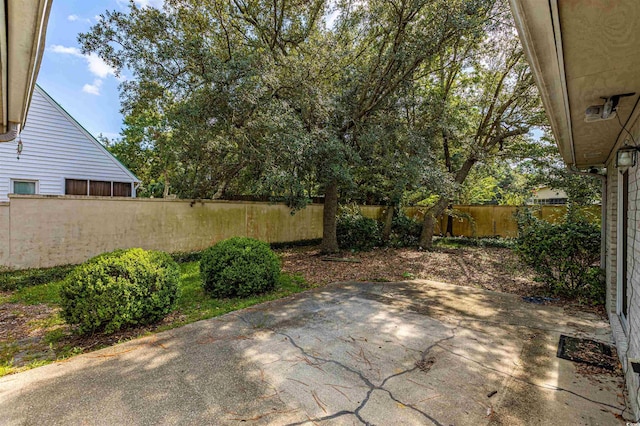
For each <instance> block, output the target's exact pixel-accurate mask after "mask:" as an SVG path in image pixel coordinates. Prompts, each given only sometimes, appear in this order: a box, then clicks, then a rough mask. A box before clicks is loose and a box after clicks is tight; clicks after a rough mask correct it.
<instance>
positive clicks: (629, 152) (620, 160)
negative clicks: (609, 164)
mask: <svg viewBox="0 0 640 426" xmlns="http://www.w3.org/2000/svg"><path fill="white" fill-rule="evenodd" d="M637 156H638V148H637V147H635V146H630V145H625V146H623V147H622V148H620V149H619V150H618V152H616V168H618V169H628V168H629V167H633V166H635V165H636V158H637Z"/></svg>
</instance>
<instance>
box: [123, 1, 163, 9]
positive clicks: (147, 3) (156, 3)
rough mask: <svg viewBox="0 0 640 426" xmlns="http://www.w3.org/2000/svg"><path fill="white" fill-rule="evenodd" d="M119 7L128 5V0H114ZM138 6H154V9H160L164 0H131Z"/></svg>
mask: <svg viewBox="0 0 640 426" xmlns="http://www.w3.org/2000/svg"><path fill="white" fill-rule="evenodd" d="M116 2H117V3H118V4H119V5H120V7H121V8H126V7H128V6H129V0H116ZM133 2H134V3H135V4H136V6H138V7H155V8H156V9H162V5H163V4H164V0H133Z"/></svg>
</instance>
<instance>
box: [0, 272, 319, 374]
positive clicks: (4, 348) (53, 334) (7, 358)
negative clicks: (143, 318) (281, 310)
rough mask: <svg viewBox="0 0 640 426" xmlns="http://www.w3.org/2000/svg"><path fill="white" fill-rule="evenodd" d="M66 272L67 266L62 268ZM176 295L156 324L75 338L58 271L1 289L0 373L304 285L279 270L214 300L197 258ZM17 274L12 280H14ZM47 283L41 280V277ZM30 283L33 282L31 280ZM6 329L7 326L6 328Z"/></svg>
mask: <svg viewBox="0 0 640 426" xmlns="http://www.w3.org/2000/svg"><path fill="white" fill-rule="evenodd" d="M64 268H65V269H64V271H65V272H68V271H69V270H70V268H69V267H64ZM180 268H181V279H180V296H179V298H178V301H177V305H176V308H175V310H174V311H173V312H172V313H171V314H170V315H169V316H168V317H167V318H165V319H164V320H163V321H161V322H160V323H159V324H155V325H151V326H144V327H137V328H133V329H127V330H123V331H121V332H116V333H114V334H112V335H107V336H105V335H102V334H98V333H96V334H94V335H90V336H80V335H78V334H76V333H74V332H73V329H72V328H71V327H69V326H68V325H66V324H65V322H64V320H63V319H62V318H61V316H60V313H59V311H60V309H59V303H60V296H59V289H60V286H61V285H62V280H61V279H60V275H62V276H64V274H61V273H56V272H50V273H48V276H50V277H52V278H53V280H51V281H49V282H44V283H41V284H37V285H33V286H25V287H21V288H18V289H17V290H14V291H8V292H0V325H2V329H0V376H3V375H6V374H10V373H14V372H18V371H22V370H25V369H28V368H33V367H37V366H40V365H44V364H47V363H50V362H53V361H56V360H61V359H65V358H68V357H70V356H73V355H77V354H79V353H83V352H86V351H89V350H96V349H99V348H101V347H105V346H109V345H112V344H114V343H118V342H121V341H126V340H130V339H132V338H136V337H139V336H141V335H145V334H149V333H153V332H157V331H163V330H168V329H171V328H175V327H179V326H181V325H184V324H188V323H191V322H194V321H198V320H201V319H206V318H212V317H215V316H218V315H222V314H225V313H228V312H231V311H236V310H238V309H242V308H246V307H248V306H252V305H255V304H257V303H261V302H265V301H269V300H274V299H280V298H282V297H285V296H288V295H291V294H294V293H298V292H301V291H303V290H306V289H308V288H309V286H308V285H307V283H306V281H305V280H304V278H302V277H301V276H300V275H294V274H288V273H285V272H283V273H282V275H281V278H280V281H279V283H278V286H277V288H276V289H275V290H274V291H272V292H270V293H267V294H263V295H260V296H253V297H247V298H234V299H215V298H212V297H210V296H208V295H207V294H206V293H205V292H204V291H203V289H202V287H201V281H200V272H199V262H187V263H182V264H181V265H180ZM34 274H37V272H34V271H29V272H17V273H5V274H4V276H3V278H2V279H3V280H4V281H5V282H12V283H15V282H20V281H21V280H23V281H24V277H25V276H26V277H32V276H33V275H34ZM16 277H17V278H16ZM42 281H46V278H44V279H42ZM32 282H33V281H32ZM5 328H6V329H5Z"/></svg>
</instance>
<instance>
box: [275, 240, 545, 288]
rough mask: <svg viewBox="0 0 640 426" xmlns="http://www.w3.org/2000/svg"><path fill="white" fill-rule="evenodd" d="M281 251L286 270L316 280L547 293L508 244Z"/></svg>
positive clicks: (315, 282) (323, 282)
mask: <svg viewBox="0 0 640 426" xmlns="http://www.w3.org/2000/svg"><path fill="white" fill-rule="evenodd" d="M280 254H281V256H282V259H283V269H284V270H285V271H287V272H293V273H299V274H301V275H302V276H304V277H305V278H306V279H307V281H308V282H310V283H313V284H316V285H324V284H328V283H330V282H342V281H404V280H409V279H414V278H421V279H428V280H433V281H443V282H446V283H449V284H456V285H464V286H471V287H478V288H483V289H486V290H494V291H499V292H503V293H514V294H518V295H521V296H532V295H539V294H542V293H543V292H544V286H542V285H541V284H540V283H537V282H535V281H534V277H535V275H534V272H533V271H532V270H531V269H530V268H528V267H527V266H526V265H523V264H522V263H521V262H520V260H519V259H518V256H517V255H516V254H515V253H514V252H513V251H512V250H510V249H506V248H492V247H461V248H453V249H446V248H441V249H436V250H435V251H429V252H426V251H416V250H413V249H390V248H382V249H375V250H372V251H369V252H361V253H355V254H353V253H350V252H343V253H341V254H339V255H336V256H333V257H332V258H336V259H339V260H342V261H324V260H323V259H324V258H325V257H324V256H322V255H321V254H320V251H319V249H318V248H317V247H302V248H295V249H290V250H284V251H282V252H281V253H280Z"/></svg>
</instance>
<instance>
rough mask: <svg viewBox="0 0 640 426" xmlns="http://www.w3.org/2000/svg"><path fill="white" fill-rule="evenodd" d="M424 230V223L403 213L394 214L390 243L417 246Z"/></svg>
mask: <svg viewBox="0 0 640 426" xmlns="http://www.w3.org/2000/svg"><path fill="white" fill-rule="evenodd" d="M421 232H422V223H420V222H418V221H416V220H413V219H411V218H408V217H407V216H405V215H404V214H403V213H400V214H398V215H397V216H394V218H393V221H392V223H391V234H390V235H389V242H388V245H389V246H391V247H417V246H418V242H419V241H420V233H421Z"/></svg>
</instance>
